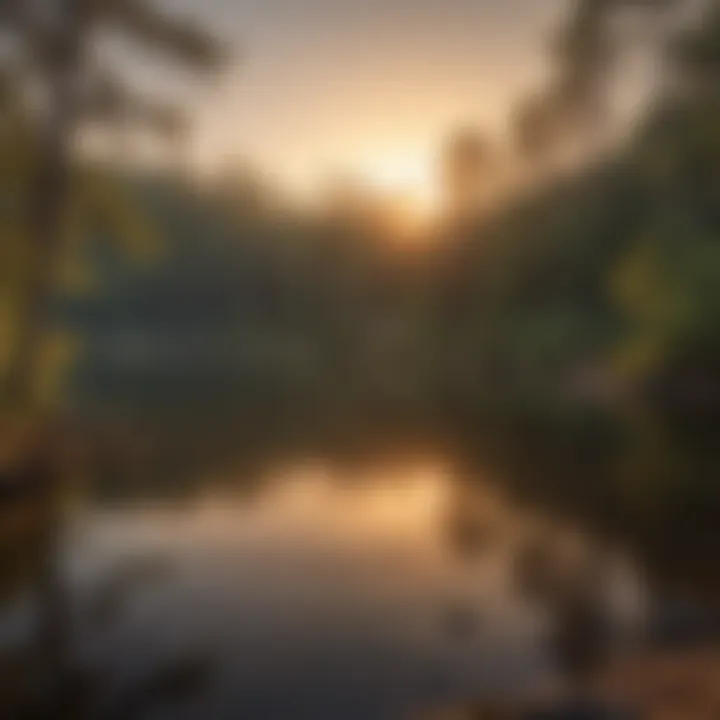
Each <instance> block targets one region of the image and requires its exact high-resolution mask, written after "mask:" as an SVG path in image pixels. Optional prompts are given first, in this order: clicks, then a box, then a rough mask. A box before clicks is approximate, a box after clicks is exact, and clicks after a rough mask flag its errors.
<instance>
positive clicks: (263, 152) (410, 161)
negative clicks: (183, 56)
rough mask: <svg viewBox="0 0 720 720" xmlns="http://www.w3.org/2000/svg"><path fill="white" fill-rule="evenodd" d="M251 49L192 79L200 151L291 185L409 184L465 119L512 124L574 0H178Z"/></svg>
mask: <svg viewBox="0 0 720 720" xmlns="http://www.w3.org/2000/svg"><path fill="white" fill-rule="evenodd" d="M167 4H168V6H169V7H171V8H172V9H173V10H174V11H177V10H180V11H182V10H183V9H187V10H188V12H189V13H190V14H196V15H197V16H198V17H199V18H201V19H202V20H203V21H204V22H205V23H206V24H210V25H211V26H212V27H213V28H214V29H216V31H217V33H218V34H219V35H221V36H222V37H223V38H225V39H227V40H229V41H230V42H232V43H235V44H236V45H237V46H238V47H239V48H241V54H242V58H241V59H240V60H238V61H237V62H235V63H233V64H232V65H231V67H229V68H228V69H227V71H226V72H225V73H224V76H223V77H222V78H221V79H220V80H218V81H216V82H214V83H213V84H212V85H211V86H210V87H203V86H199V87H197V88H194V89H193V95H192V96H191V99H190V103H191V109H192V112H193V114H194V116H195V118H196V121H197V128H198V133H197V140H196V143H197V146H196V148H195V154H196V156H197V157H198V159H199V160H201V161H202V162H203V163H208V164H209V165H211V166H214V165H217V164H218V163H220V164H222V163H225V162H228V163H232V162H248V163H250V164H252V165H255V166H258V167H260V168H262V169H264V170H270V171H271V172H272V173H273V174H275V175H277V176H278V178H279V179H280V180H281V181H282V182H283V183H284V184H286V185H290V186H295V187H307V186H308V185H310V184H312V183H314V182H317V181H319V180H320V179H321V178H323V177H326V176H328V175H332V174H335V173H338V172H351V173H353V172H354V173H357V174H358V175H360V176H363V177H365V176H371V177H373V178H374V179H376V180H377V181H378V182H381V183H385V184H387V185H392V184H394V183H395V184H399V185H402V184H403V182H404V180H403V178H404V177H405V176H408V177H412V176H413V175H418V174H420V173H422V172H423V167H424V166H427V165H428V163H430V162H431V161H432V157H433V155H434V153H435V152H436V150H437V147H438V145H439V144H440V142H441V140H442V138H443V137H444V136H445V135H446V134H447V133H448V131H450V130H452V129H453V128H454V127H456V126H458V125H468V124H477V125H478V126H479V127H481V128H487V129H488V130H489V131H491V132H494V131H496V130H501V129H502V128H503V125H504V121H505V119H506V117H507V113H508V110H509V108H510V106H511V103H512V102H513V101H514V100H515V99H516V98H518V97H519V96H522V94H523V93H524V92H527V91H528V90H531V89H532V88H533V87H535V86H536V85H537V84H539V82H540V81H541V79H542V77H543V75H544V73H545V70H546V65H545V61H544V56H545V50H546V48H547V43H548V36H549V34H550V32H551V31H552V29H553V28H554V27H555V26H556V24H557V22H558V19H559V17H560V15H561V13H562V12H563V11H564V10H565V8H566V7H567V0H203V2H202V3H199V2H198V0H173V2H168V3H167Z"/></svg>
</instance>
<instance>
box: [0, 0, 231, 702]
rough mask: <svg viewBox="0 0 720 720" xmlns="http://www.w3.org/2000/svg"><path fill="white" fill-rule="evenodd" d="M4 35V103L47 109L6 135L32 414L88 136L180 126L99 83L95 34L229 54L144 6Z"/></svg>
mask: <svg viewBox="0 0 720 720" xmlns="http://www.w3.org/2000/svg"><path fill="white" fill-rule="evenodd" d="M0 29H2V30H4V31H5V32H6V33H10V34H11V36H12V39H13V43H12V47H14V48H16V57H15V58H14V60H15V62H16V68H17V67H21V68H22V70H23V74H22V75H21V74H20V73H18V72H17V70H16V71H15V72H14V73H13V72H8V73H6V74H5V75H4V76H3V82H2V83H0V87H1V88H2V93H0V94H1V95H5V96H8V95H12V96H13V102H11V103H7V102H5V103H3V105H4V106H5V107H8V106H9V107H13V106H14V105H17V104H18V103H17V102H16V101H21V100H22V99H23V95H24V92H25V90H26V89H27V85H25V83H23V82H22V81H28V82H29V84H30V85H31V87H32V90H33V91H34V92H35V93H36V96H35V97H36V102H35V103H33V104H28V105H27V106H24V109H25V110H26V112H25V113H24V114H23V117H22V118H21V122H20V124H19V125H18V124H17V123H15V122H14V120H15V118H11V120H12V121H13V122H10V121H8V123H7V124H6V126H5V127H4V128H3V129H4V130H5V131H6V132H7V133H10V132H12V133H13V135H14V134H15V132H16V130H17V129H18V127H22V129H23V132H24V133H26V134H27V139H28V141H29V142H28V145H27V153H26V155H27V157H26V158H25V160H26V161H27V162H26V165H27V166H28V177H27V183H26V185H25V187H24V188H23V189H24V196H25V209H24V212H25V216H24V223H23V228H22V233H21V238H22V239H23V241H24V244H25V246H26V247H25V248H24V249H23V250H24V252H23V255H24V256H25V257H26V258H27V262H25V263H23V266H24V267H23V274H22V277H21V280H22V282H21V288H20V289H21V291H22V298H21V301H20V307H21V310H20V314H21V321H20V322H19V323H18V328H17V333H16V335H17V336H16V338H15V339H14V353H13V355H12V357H11V359H10V362H9V373H8V376H9V377H8V383H7V399H8V400H9V401H10V404H11V406H13V407H16V408H19V409H20V410H27V409H28V408H29V409H31V410H35V409H36V406H37V402H38V398H37V385H38V378H39V375H40V370H41V366H42V358H43V347H44V340H45V333H46V329H47V320H48V316H49V311H50V308H51V306H52V302H53V299H54V292H55V286H56V283H57V280H58V275H59V271H60V267H61V259H62V254H63V250H64V248H65V244H66V239H67V229H68V228H67V225H68V219H69V217H68V213H69V210H70V207H69V206H70V200H71V193H72V191H73V185H74V183H73V181H74V179H75V176H74V170H75V169H76V168H77V165H78V162H77V158H76V156H75V141H76V137H77V135H78V133H79V132H80V131H81V130H82V129H83V127H84V125H85V123H86V122H87V120H88V119H90V117H91V116H92V115H93V114H94V115H95V116H96V117H97V116H98V114H99V115H100V116H102V115H103V113H104V114H105V117H108V116H110V115H112V116H115V117H117V116H121V115H122V116H126V117H127V116H135V117H142V118H143V119H144V120H146V119H150V120H151V121H152V122H153V123H154V124H156V125H158V126H161V127H163V128H167V127H169V126H170V125H172V126H173V131H174V129H175V126H176V123H175V120H174V115H173V116H171V114H170V113H169V112H168V111H167V110H165V109H162V110H158V109H157V108H156V106H155V105H154V104H153V103H150V102H148V101H139V100H137V99H136V98H134V96H133V93H132V91H131V90H130V89H129V88H126V87H125V86H123V85H122V84H121V83H120V82H119V81H116V82H112V83H110V82H109V81H105V82H104V83H102V82H101V83H99V84H98V83H97V82H93V81H96V80H97V79H96V78H95V77H93V65H94V63H93V62H92V60H93V59H94V58H93V55H92V50H93V49H94V48H93V46H92V43H93V40H94V37H95V34H96V33H97V32H98V31H100V30H102V29H105V30H110V31H114V32H121V33H123V34H125V35H127V36H128V37H131V38H132V39H133V40H135V41H138V42H140V43H141V44H144V45H146V46H148V47H150V48H152V49H160V50H163V51H165V52H166V53H167V54H169V55H170V56H171V57H172V58H173V59H175V60H177V61H179V62H182V63H183V64H186V65H188V66H189V67H191V68H195V69H202V70H210V69H213V68H215V67H217V66H218V65H219V63H220V61H221V59H222V54H223V53H222V52H221V49H220V48H219V47H218V45H217V43H216V42H215V41H214V40H213V39H212V37H211V36H210V35H208V34H207V33H206V32H204V31H203V30H201V29H200V28H198V27H196V26H195V25H194V24H193V23H191V22H188V21H184V20H179V19H176V18H174V17H172V16H170V15H166V14H165V13H163V12H161V11H159V10H158V9H156V8H155V7H154V6H153V5H151V4H150V3H149V2H145V1H144V0H34V1H28V0H4V1H3V3H2V5H1V6H0ZM95 74H96V73H95ZM37 100H39V102H37ZM3 119H5V118H3ZM7 138H8V140H9V144H8V145H7V146H5V147H7V148H9V150H11V151H12V148H13V138H12V136H10V135H9V134H8V135H7ZM3 145H4V144H3ZM31 435H33V437H32V438H31V440H30V441H29V443H28V447H27V448H25V449H24V451H25V453H26V455H27V457H26V458H25V459H24V460H23V459H22V458H21V460H20V462H24V463H25V465H26V468H25V471H24V472H22V473H21V475H23V476H24V477H30V478H31V479H32V482H31V483H30V484H31V485H32V486H33V487H32V488H30V489H29V490H30V491H33V489H34V490H40V491H42V493H43V498H42V499H41V500H40V502H41V503H42V505H43V507H47V508H48V509H49V511H48V512H47V513H44V514H43V518H44V529H43V536H44V540H43V543H42V544H43V546H44V547H45V553H44V558H43V561H42V571H41V600H42V612H41V614H40V627H39V635H38V644H39V648H40V654H41V656H42V659H43V667H42V668H41V677H40V678H39V685H40V691H41V693H42V692H43V691H45V692H46V696H47V697H46V699H47V701H48V703H49V707H52V708H53V711H52V714H53V715H57V714H60V715H65V710H67V707H65V705H64V701H65V700H66V698H65V697H64V694H65V691H66V688H67V683H66V680H67V677H66V673H67V671H68V668H67V658H68V638H67V633H68V629H67V619H68V609H67V602H66V598H65V592H64V582H63V578H62V573H61V570H60V565H59V562H58V558H57V549H56V545H57V542H56V541H57V533H58V529H59V525H60V518H59V514H58V512H57V509H56V508H57V503H56V502H55V501H54V496H55V492H56V486H57V485H58V481H59V479H60V476H61V474H62V471H63V468H62V462H61V460H60V458H59V456H58V454H57V452H56V451H55V449H54V444H55V443H54V442H53V440H52V434H51V436H50V437H48V435H47V434H46V433H45V432H44V431H43V430H36V431H34V432H33V433H31ZM45 496H47V497H45Z"/></svg>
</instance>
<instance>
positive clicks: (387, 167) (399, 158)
mask: <svg viewBox="0 0 720 720" xmlns="http://www.w3.org/2000/svg"><path fill="white" fill-rule="evenodd" d="M358 172H359V175H360V176H361V177H362V178H363V180H364V182H366V183H367V184H368V185H369V186H370V187H372V188H374V189H375V190H377V191H378V192H380V193H383V194H385V195H387V196H391V197H397V198H399V199H401V202H402V205H403V208H404V211H405V212H406V213H409V214H411V215H413V216H415V217H416V219H418V220H424V219H428V218H430V217H432V216H433V215H434V214H435V212H436V210H437V207H438V203H439V192H438V187H437V183H436V179H435V172H434V167H433V162H432V159H431V158H428V157H426V156H424V155H422V154H420V153H406V154H402V153H398V154H392V153H390V154H383V155H379V156H378V157H375V158H371V159H368V160H366V161H364V162H363V163H362V165H361V167H360V168H359V171H358Z"/></svg>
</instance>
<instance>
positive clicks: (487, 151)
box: [440, 129, 495, 218]
mask: <svg viewBox="0 0 720 720" xmlns="http://www.w3.org/2000/svg"><path fill="white" fill-rule="evenodd" d="M494 165H495V155H494V150H493V148H492V147H491V146H490V144H489V143H488V141H487V140H486V138H484V137H483V136H482V135H481V134H480V133H478V132H476V131H475V130H473V129H463V130H458V131H456V132H455V133H454V134H453V135H452V136H451V137H450V138H449V139H448V140H447V142H446V144H445V147H444V148H443V151H442V155H441V158H440V173H441V181H442V186H443V190H444V194H445V204H446V208H447V211H448V212H449V214H450V216H451V217H455V218H457V217H459V216H463V215H466V214H468V213H472V212H473V211H475V210H477V209H478V208H479V207H480V203H481V202H482V200H483V198H484V195H485V194H486V193H487V191H488V188H489V181H490V179H491V171H492V169H493V167H494Z"/></svg>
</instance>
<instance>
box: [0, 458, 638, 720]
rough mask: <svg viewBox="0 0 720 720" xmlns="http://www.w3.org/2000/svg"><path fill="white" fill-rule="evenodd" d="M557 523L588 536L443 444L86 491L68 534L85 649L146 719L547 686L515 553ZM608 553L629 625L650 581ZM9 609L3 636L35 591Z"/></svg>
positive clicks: (15, 627)
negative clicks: (243, 488) (252, 475)
mask: <svg viewBox="0 0 720 720" xmlns="http://www.w3.org/2000/svg"><path fill="white" fill-rule="evenodd" d="M548 527H550V528H552V530H553V532H554V533H555V534H556V535H557V536H558V537H560V536H562V538H563V540H562V542H561V543H556V544H555V547H556V548H564V549H565V550H567V551H568V554H572V551H573V549H575V550H577V548H579V547H582V536H574V535H573V534H572V532H571V531H570V530H569V529H568V531H567V532H565V531H564V530H563V532H562V533H559V532H558V531H559V530H560V528H558V526H555V525H548V524H547V523H544V520H543V518H542V517H541V516H536V515H533V514H531V513H528V512H527V511H521V510H520V509H519V508H518V507H516V506H514V505H513V504H512V503H511V502H509V501H508V500H506V499H505V498H503V497H501V496H500V495H499V494H498V493H497V491H494V490H491V489H490V486H489V485H486V484H484V483H482V482H479V483H478V482H474V483H473V486H472V488H469V487H466V486H464V485H463V484H462V483H461V482H459V481H458V480H457V479H456V478H455V477H454V475H453V473H452V471H451V469H450V468H449V467H448V466H447V465H445V464H444V463H443V462H442V461H439V460H434V459H430V460H428V459H423V460H417V461H415V460H413V461H409V460H402V461H397V462H396V461H387V460H386V461H383V462H378V463H366V464H364V465H363V466H362V467H360V468H358V467H353V468H343V467H341V466H338V465H334V464H330V463H324V462H322V461H313V462H306V463H296V464H294V465H291V466H287V467H276V468H274V469H273V470H272V471H270V472H269V473H268V474H267V477H266V478H265V482H263V483H262V484H261V485H260V486H259V489H256V490H255V491H254V492H253V493H252V494H244V495H242V494H235V493H232V492H230V491H228V490H222V491H220V490H218V491H216V492H213V491H207V492H205V493H201V494H200V495H199V497H198V498H197V499H196V500H193V501H192V502H185V503H183V504H181V505H175V504H148V503H146V502H145V503H138V504H134V503H128V502H125V503H123V504H122V505H117V504H116V505H105V506H104V505H103V504H95V503H88V502H87V501H85V502H83V503H80V504H78V505H76V507H75V508H74V510H73V511H72V513H71V518H70V521H69V522H68V526H67V530H66V537H65V542H64V547H65V551H64V556H65V561H64V562H65V572H66V584H67V591H68V594H69V596H70V600H71V605H72V619H71V620H69V625H70V627H71V634H72V638H73V653H74V655H75V657H76V661H75V662H76V664H77V665H78V666H81V667H83V668H93V670H94V673H93V678H94V680H93V682H94V683H96V684H98V685H99V688H100V689H99V695H100V697H101V704H102V703H105V704H106V705H107V707H117V706H118V704H120V703H121V702H126V701H128V700H127V699H128V698H130V697H133V696H135V697H142V698H143V699H142V702H140V701H138V705H139V706H140V708H141V712H139V713H136V714H135V715H133V717H136V716H139V717H147V718H173V719H174V718H193V719H194V718H197V719H201V718H202V719H206V718H259V719H261V720H262V719H267V720H272V719H274V718H278V719H281V718H282V719H287V718H313V719H314V720H324V719H325V718H328V719H333V720H336V719H338V718H341V719H343V720H353V719H354V718H358V720H359V719H363V720H370V719H378V720H381V719H383V718H405V717H414V712H415V711H416V710H424V709H427V708H432V707H436V706H446V705H453V704H455V703H461V702H463V701H466V700H469V699H477V698H493V697H498V696H505V695H510V696H512V695H517V694H518V693H524V692H527V693H533V692H535V691H537V690H539V689H541V688H543V687H545V686H547V685H548V684H551V683H553V682H556V681H557V676H558V674H559V673H558V670H557V662H556V659H555V658H554V657H553V654H552V652H551V645H550V644H549V643H548V636H549V630H550V626H551V623H550V620H549V615H548V610H547V607H544V606H542V604H539V603H537V602H534V601H533V600H531V599H530V597H529V596H528V593H527V592H526V591H525V590H524V589H523V581H522V578H521V577H519V572H518V567H519V560H518V558H519V557H521V556H522V553H523V552H524V551H525V549H526V548H527V546H528V543H529V542H530V539H531V538H537V537H540V536H541V535H542V533H543V532H544V531H545V530H547V528H548ZM543 529H544V530H543ZM536 562H539V560H536ZM531 565H532V563H531ZM604 572H610V573H613V578H614V581H613V582H606V583H604V585H603V587H604V588H605V590H607V597H605V598H603V602H604V603H605V604H606V606H607V607H608V608H610V609H611V610H612V614H613V618H614V620H615V622H616V625H617V626H618V627H620V626H622V627H623V628H624V630H625V635H624V637H629V636H632V633H633V628H635V627H636V626H638V624H639V623H640V622H641V620H642V617H643V610H644V603H645V594H644V592H643V589H642V586H641V584H640V583H639V581H638V579H637V577H636V576H635V575H634V573H633V571H632V566H631V564H629V563H628V561H627V560H626V559H625V558H624V557H623V555H622V553H620V552H617V551H616V549H613V553H612V562H611V563H609V564H608V565H607V568H606V570H605V571H604ZM3 618H4V619H3V622H2V624H1V625H0V633H1V634H0V640H2V642H3V643H4V647H5V648H7V647H9V646H11V645H12V644H13V643H19V642H21V641H22V637H23V633H27V631H28V628H29V627H30V626H31V625H32V611H31V606H30V605H29V603H28V602H27V600H25V601H23V599H22V598H20V599H19V600H16V601H15V602H14V603H13V604H12V605H11V606H9V607H6V609H5V612H4V614H3ZM153 677H159V678H163V677H165V679H164V680H160V681H159V682H158V683H156V685H157V686H158V687H157V688H155V689H153V690H152V691H151V690H147V689H146V690H145V691H142V692H141V689H142V688H144V687H146V686H147V685H148V683H149V684H150V685H152V684H153V683H152V682H151V681H149V679H151V678H153Z"/></svg>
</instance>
